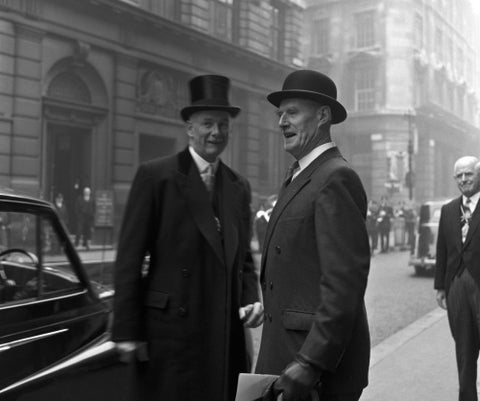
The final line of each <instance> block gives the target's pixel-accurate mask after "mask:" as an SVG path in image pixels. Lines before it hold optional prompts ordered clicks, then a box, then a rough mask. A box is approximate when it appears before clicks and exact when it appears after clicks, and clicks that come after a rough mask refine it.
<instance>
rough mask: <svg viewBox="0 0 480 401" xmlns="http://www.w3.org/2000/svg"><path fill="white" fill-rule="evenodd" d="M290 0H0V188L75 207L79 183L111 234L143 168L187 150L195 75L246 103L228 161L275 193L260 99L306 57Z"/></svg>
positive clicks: (279, 161)
mask: <svg viewBox="0 0 480 401" xmlns="http://www.w3.org/2000/svg"><path fill="white" fill-rule="evenodd" d="M302 16H303V8H302V7H301V4H298V2H296V1H290V0H271V1H270V0H268V1H267V0H248V1H243V0H242V1H239V0H175V1H169V0H123V1H120V0H82V1H77V0H22V1H17V0H0V61H1V62H0V185H1V186H6V187H10V188H13V189H16V190H20V191H22V192H27V193H30V194H33V195H37V196H38V195H40V196H42V197H44V198H46V199H48V200H53V197H54V194H56V193H58V192H61V193H63V195H64V197H65V199H66V203H67V207H69V208H70V209H73V204H74V201H75V198H76V196H77V195H78V193H79V192H80V191H81V189H82V188H83V187H85V186H89V187H91V188H92V189H93V191H94V193H95V195H96V197H97V202H98V216H97V220H96V225H97V230H96V232H97V235H103V236H108V238H110V240H112V239H113V238H114V236H115V231H116V228H118V225H119V221H120V219H121V215H122V212H123V207H124V205H125V202H126V196H127V194H128V191H129V188H130V184H131V181H132V178H133V174H134V172H135V171H136V168H137V167H138V165H139V163H141V162H142V161H145V160H147V159H150V158H153V157H157V156H162V155H166V154H171V153H173V152H176V151H178V150H180V149H182V148H184V147H185V146H186V144H187V140H186V135H185V129H184V126H183V123H182V121H181V119H180V117H179V110H180V109H181V108H182V107H183V106H184V105H186V104H188V103H189V101H190V100H189V96H188V90H187V88H188V86H187V82H188V80H189V79H190V78H191V77H193V76H195V75H198V74H208V73H214V74H222V75H226V76H228V77H229V78H230V79H231V82H232V89H231V102H232V104H235V105H239V106H240V107H241V108H242V110H243V111H242V113H241V114H240V116H239V117H238V118H237V119H236V120H235V122H234V126H233V132H232V134H231V139H230V144H229V146H228V148H227V150H226V152H225V154H224V155H223V157H222V158H223V160H224V161H225V162H226V163H227V164H229V165H231V166H232V167H233V168H234V169H236V170H238V171H239V172H240V173H242V174H244V175H245V176H246V177H247V178H248V179H249V180H250V183H251V185H252V190H253V194H254V206H255V205H258V203H259V202H261V200H262V199H264V198H266V197H267V196H268V195H270V194H272V193H274V192H275V191H276V189H277V188H278V184H279V182H280V181H281V179H282V177H283V172H284V171H285V169H286V165H287V163H288V160H286V156H285V155H284V154H283V153H284V152H282V150H281V147H282V145H281V141H282V139H281V138H280V137H279V135H278V133H277V129H276V121H275V119H274V113H273V110H272V107H271V106H270V105H269V103H268V102H267V101H266V99H265V95H266V93H268V92H270V91H272V90H276V89H278V87H279V86H280V85H281V82H282V81H283V78H284V77H285V75H286V74H288V73H289V72H290V71H292V70H293V68H294V65H295V63H298V60H299V59H300V34H301V27H302Z"/></svg>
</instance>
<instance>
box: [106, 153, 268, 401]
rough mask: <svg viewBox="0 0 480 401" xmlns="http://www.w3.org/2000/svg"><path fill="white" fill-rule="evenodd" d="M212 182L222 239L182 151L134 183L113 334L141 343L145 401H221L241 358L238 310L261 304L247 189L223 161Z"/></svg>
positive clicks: (150, 166) (143, 170) (149, 166)
mask: <svg viewBox="0 0 480 401" xmlns="http://www.w3.org/2000/svg"><path fill="white" fill-rule="evenodd" d="M216 183H217V185H218V193H219V194H218V198H219V199H218V204H219V206H218V210H219V218H220V220H221V222H222V230H223V235H220V234H219V232H218V231H217V225H216V222H215V219H214V212H213V208H212V203H211V201H210V198H209V194H208V192H207V190H206V188H205V186H204V184H203V182H202V180H201V177H200V174H199V172H198V168H197V166H196V165H195V163H194V161H193V159H192V157H191V155H190V153H189V151H188V149H186V150H184V151H182V152H180V153H179V154H177V155H173V156H169V157H165V158H159V159H155V160H153V161H150V162H147V163H145V164H143V165H141V166H140V167H139V169H138V171H137V174H136V176H135V179H134V181H133V184H132V188H131V191H130V195H129V199H128V202H127V206H126V210H125V215H124V220H123V224H122V229H121V234H120V239H119V244H118V254H117V260H116V265H115V291H116V293H115V300H114V324H113V339H114V340H116V341H119V340H144V341H146V342H147V346H148V354H149V362H148V363H147V366H146V367H142V369H145V372H144V374H143V375H142V377H145V378H146V383H143V382H142V384H141V386H142V387H143V388H144V389H146V394H145V397H146V398H147V399H162V400H165V401H170V400H172V401H174V400H182V401H188V400H200V399H209V400H218V401H220V400H221V401H223V400H224V399H226V398H227V397H226V395H225V394H226V393H227V392H228V391H229V390H228V383H229V382H230V383H231V375H230V377H229V368H231V367H232V366H233V365H235V366H237V365H238V366H241V365H242V362H244V361H239V359H241V358H245V353H244V349H245V344H244V337H243V328H242V324H241V322H240V320H239V317H238V308H239V307H240V306H241V305H245V304H249V303H253V302H256V301H258V300H259V294H258V290H257V288H258V285H257V277H256V274H255V271H254V266H253V262H252V256H251V253H250V235H249V232H250V231H249V225H250V204H249V203H250V188H249V186H248V183H247V182H246V180H245V179H243V178H242V177H240V176H239V175H238V174H236V173H235V172H234V171H233V170H231V169H230V168H228V167H227V166H225V165H224V164H223V163H221V162H220V164H219V167H218V170H217V173H216ZM146 254H148V255H150V263H149V266H148V269H147V271H146V272H144V273H143V274H142V262H143V259H144V256H145V255H146ZM233 342H235V344H234V343H233ZM232 350H233V351H232ZM235 352H236V353H237V354H238V355H236V357H237V358H236V360H235V361H234V360H233V359H234V358H233V354H235ZM236 374H237V375H238V371H237V372H236Z"/></svg>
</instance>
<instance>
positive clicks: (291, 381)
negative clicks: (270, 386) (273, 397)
mask: <svg viewBox="0 0 480 401" xmlns="http://www.w3.org/2000/svg"><path fill="white" fill-rule="evenodd" d="M320 375H321V373H320V372H319V371H317V370H315V369H314V368H313V367H312V366H310V365H309V364H308V363H303V362H302V363H301V362H299V361H293V362H292V363H291V364H290V365H288V366H287V368H286V369H285V370H284V371H283V373H282V374H281V375H280V377H279V378H278V380H277V381H276V382H275V384H274V388H275V390H279V391H282V399H283V401H300V400H303V399H306V398H307V397H308V396H309V394H310V392H311V391H312V390H313V388H314V386H315V385H316V384H317V382H318V381H319V379H320Z"/></svg>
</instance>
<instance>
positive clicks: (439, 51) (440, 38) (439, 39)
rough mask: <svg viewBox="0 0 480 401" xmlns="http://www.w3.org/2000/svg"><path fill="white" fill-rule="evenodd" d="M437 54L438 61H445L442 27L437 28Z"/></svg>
mask: <svg viewBox="0 0 480 401" xmlns="http://www.w3.org/2000/svg"><path fill="white" fill-rule="evenodd" d="M435 55H436V56H437V60H438V61H442V62H445V58H444V54H443V32H442V30H441V29H440V28H437V29H436V30H435Z"/></svg>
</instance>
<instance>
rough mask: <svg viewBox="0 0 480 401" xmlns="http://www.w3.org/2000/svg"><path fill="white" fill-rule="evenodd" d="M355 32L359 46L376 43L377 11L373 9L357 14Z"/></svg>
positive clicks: (356, 42) (356, 43)
mask: <svg viewBox="0 0 480 401" xmlns="http://www.w3.org/2000/svg"><path fill="white" fill-rule="evenodd" d="M355 34H356V36H355V45H356V47H357V48H362V47H370V46H373V45H375V13H374V12H373V11H364V12H361V13H357V14H355Z"/></svg>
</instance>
